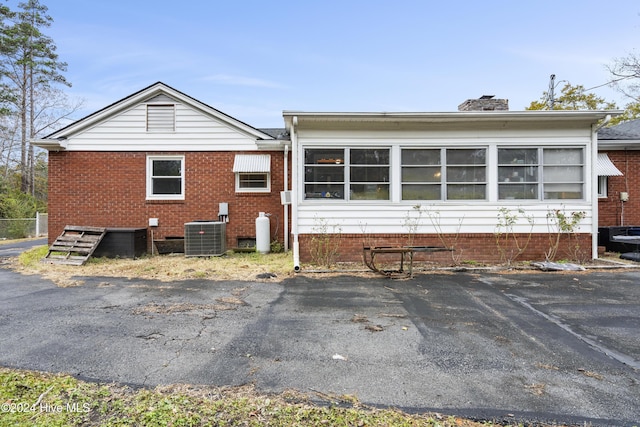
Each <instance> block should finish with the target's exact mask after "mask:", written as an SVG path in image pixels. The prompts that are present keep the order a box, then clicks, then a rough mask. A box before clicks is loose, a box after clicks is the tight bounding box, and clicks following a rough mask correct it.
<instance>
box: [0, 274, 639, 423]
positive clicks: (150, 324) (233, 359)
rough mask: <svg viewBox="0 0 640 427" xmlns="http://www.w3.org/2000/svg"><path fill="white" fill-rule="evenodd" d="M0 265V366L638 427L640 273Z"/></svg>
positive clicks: (148, 383)
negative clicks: (35, 268)
mask: <svg viewBox="0 0 640 427" xmlns="http://www.w3.org/2000/svg"><path fill="white" fill-rule="evenodd" d="M82 280H84V281H85V283H84V284H83V285H82V286H78V287H70V288H58V287H56V286H55V285H54V284H52V283H51V282H49V281H47V280H42V279H40V278H39V277H37V276H22V275H19V274H16V273H14V272H12V271H9V270H6V269H1V268H0V290H1V293H0V365H3V366H9V367H16V368H27V369H36V370H44V371H50V372H66V373H70V374H72V375H75V376H78V377H81V378H84V379H91V380H98V381H104V382H110V381H115V382H120V383H127V384H132V385H141V386H154V385H157V384H169V383H198V384H213V385H220V386H222V385H240V384H246V383H253V384H255V385H256V387H257V389H258V390H260V391H263V392H281V391H283V390H285V389H291V388H293V389H297V390H300V391H302V392H306V393H310V394H312V395H315V396H325V397H326V396H327V395H344V394H349V395H355V396H356V397H357V398H358V399H359V400H360V401H361V402H363V403H366V404H371V405H381V406H393V407H400V408H403V409H405V410H410V411H437V412H441V413H445V414H456V415H461V416H468V417H472V418H477V419H494V420H498V421H501V420H507V421H510V422H512V423H516V422H520V421H524V422H529V423H530V422H557V423H566V424H580V425H584V423H590V424H591V425H593V426H609V425H610V426H634V425H640V423H638V421H639V420H640V272H638V271H621V270H615V271H607V272H590V273H566V272H563V273H529V274H526V273H522V274H488V273H481V274H476V273H442V274H428V275H421V276H418V277H416V278H415V279H413V280H406V281H393V280H388V279H384V278H377V277H374V278H371V277H370V278H361V277H353V276H340V277H322V276H319V277H309V276H307V275H304V274H300V275H298V276H296V277H295V278H293V279H289V280H286V281H284V282H281V283H274V282H269V281H268V280H264V281H253V282H213V281H204V280H190V281H181V282H172V283H164V282H157V281H150V280H128V279H114V278H107V277H91V278H82Z"/></svg>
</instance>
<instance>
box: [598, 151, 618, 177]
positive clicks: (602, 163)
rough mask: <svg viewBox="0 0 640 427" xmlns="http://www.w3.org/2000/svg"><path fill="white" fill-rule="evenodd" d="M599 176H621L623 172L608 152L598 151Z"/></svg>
mask: <svg viewBox="0 0 640 427" xmlns="http://www.w3.org/2000/svg"><path fill="white" fill-rule="evenodd" d="M596 172H598V176H621V175H622V172H620V170H619V169H618V168H617V167H616V165H614V164H613V162H612V161H611V159H610V158H609V156H608V155H607V153H598V163H597V164H596Z"/></svg>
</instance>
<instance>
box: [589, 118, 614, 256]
mask: <svg viewBox="0 0 640 427" xmlns="http://www.w3.org/2000/svg"><path fill="white" fill-rule="evenodd" d="M610 121H611V114H607V116H606V117H605V118H604V121H603V122H602V123H600V124H599V125H593V126H592V129H593V130H592V132H591V199H592V200H591V258H592V259H598V223H599V221H600V219H599V214H598V192H597V190H596V189H597V188H598V171H597V170H596V168H595V165H596V164H597V159H598V131H599V130H600V129H602V128H603V127H605V126H606V125H607V123H609V122H610Z"/></svg>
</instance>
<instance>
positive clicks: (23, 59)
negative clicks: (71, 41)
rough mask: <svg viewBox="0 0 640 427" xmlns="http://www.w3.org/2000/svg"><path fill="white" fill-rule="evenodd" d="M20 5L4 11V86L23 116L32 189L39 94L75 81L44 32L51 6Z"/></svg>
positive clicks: (24, 161) (26, 175)
mask: <svg viewBox="0 0 640 427" xmlns="http://www.w3.org/2000/svg"><path fill="white" fill-rule="evenodd" d="M18 8H19V9H20V10H19V11H17V12H13V11H10V10H8V9H6V8H5V9H3V12H2V13H3V20H4V22H3V25H2V26H1V27H0V31H1V33H0V79H1V80H0V85H1V86H2V87H1V88H0V90H2V91H3V93H5V95H4V96H5V97H6V98H7V99H6V101H7V102H9V104H10V105H11V107H12V110H13V112H14V114H16V115H17V116H18V117H19V122H20V174H21V190H22V191H23V192H25V193H32V192H33V189H34V188H33V174H34V161H35V160H34V151H33V146H31V144H30V143H29V140H30V139H32V138H34V137H35V136H36V124H35V122H36V106H37V104H38V96H39V94H40V93H48V92H50V91H51V89H52V87H53V86H55V85H59V84H61V85H64V86H71V85H70V83H69V82H68V81H67V80H66V78H65V77H64V75H63V74H62V73H63V72H65V71H66V70H67V64H66V63H65V62H61V61H59V59H58V54H57V53H56V45H55V43H54V42H53V40H52V39H51V38H50V37H48V36H46V35H45V34H44V33H43V32H42V29H44V28H46V27H49V26H50V25H51V23H52V22H53V18H51V16H49V15H48V14H47V10H48V8H47V7H46V6H45V5H43V4H41V3H40V1H39V0H28V1H26V2H22V3H20V4H19V5H18Z"/></svg>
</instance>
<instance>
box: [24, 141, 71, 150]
mask: <svg viewBox="0 0 640 427" xmlns="http://www.w3.org/2000/svg"><path fill="white" fill-rule="evenodd" d="M30 142H31V145H34V146H36V147H39V148H44V149H45V150H47V151H65V150H66V149H67V140H66V139H32V140H31V141H30Z"/></svg>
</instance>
